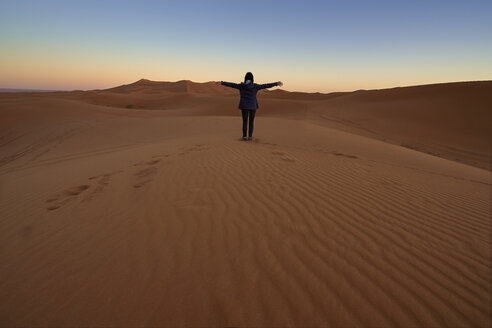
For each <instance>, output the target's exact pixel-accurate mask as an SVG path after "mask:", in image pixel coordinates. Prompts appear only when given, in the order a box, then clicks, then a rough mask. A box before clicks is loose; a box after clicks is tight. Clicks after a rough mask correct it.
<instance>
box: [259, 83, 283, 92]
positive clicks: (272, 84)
mask: <svg viewBox="0 0 492 328" xmlns="http://www.w3.org/2000/svg"><path fill="white" fill-rule="evenodd" d="M277 85H278V86H279V87H281V86H282V85H283V83H282V82H280V81H278V82H273V83H265V84H258V90H261V89H268V88H273V87H276V86H277Z"/></svg>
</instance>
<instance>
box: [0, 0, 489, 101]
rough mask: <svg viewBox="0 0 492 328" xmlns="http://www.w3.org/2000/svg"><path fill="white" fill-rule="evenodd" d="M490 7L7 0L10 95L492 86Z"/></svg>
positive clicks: (4, 38)
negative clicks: (189, 84)
mask: <svg viewBox="0 0 492 328" xmlns="http://www.w3.org/2000/svg"><path fill="white" fill-rule="evenodd" d="M491 17H492V1H490V0H487V1H474V0H469V1H464V0H461V1H454V0H449V1H433V0H426V1H420V0H415V1H408V0H406V1H398V0H393V1H378V0H374V1H351V0H346V1H339V0H338V1H311V0H304V1H274V0H269V1H253V0H252V1H244V0H242V1H234V0H228V1H213V0H209V1H185V0H181V1H172V0H170V1H163V0H161V1H146V0H141V1H124V0H118V1H113V0H111V1H103V0H101V1H92V0H85V1H70V0H65V1H51V0H43V1H40V0H37V1H24V0H13V1H11V0H0V88H29V89H56V90H73V89H82V90H87V89H100V88H109V87H113V86H117V85H121V84H128V83H132V82H134V81H137V80H139V79H141V78H146V79H150V80H156V81H178V80H192V81H196V82H206V81H232V82H240V81H241V80H242V79H243V78H244V74H245V73H246V72H248V71H251V72H253V74H254V75H255V82H258V83H267V82H275V81H282V82H284V87H283V89H285V90H289V91H307V92H334V91H352V90H358V89H380V88H390V87H396V86H408V85H419V84H430V83H441V82H453V81H470V80H491V79H492V19H491Z"/></svg>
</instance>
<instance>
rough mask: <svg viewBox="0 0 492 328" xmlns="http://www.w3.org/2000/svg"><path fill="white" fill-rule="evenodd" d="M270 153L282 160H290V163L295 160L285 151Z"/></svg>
mask: <svg viewBox="0 0 492 328" xmlns="http://www.w3.org/2000/svg"><path fill="white" fill-rule="evenodd" d="M272 154H273V155H276V156H278V157H279V158H280V159H281V160H283V161H284V162H291V163H293V162H295V161H296V160H295V159H294V158H292V157H289V155H287V154H286V153H284V152H282V151H272Z"/></svg>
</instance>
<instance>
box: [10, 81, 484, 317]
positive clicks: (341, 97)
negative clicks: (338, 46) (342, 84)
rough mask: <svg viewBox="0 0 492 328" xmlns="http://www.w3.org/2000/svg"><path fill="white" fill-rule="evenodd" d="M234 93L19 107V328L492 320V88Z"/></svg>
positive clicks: (135, 88) (52, 97)
mask: <svg viewBox="0 0 492 328" xmlns="http://www.w3.org/2000/svg"><path fill="white" fill-rule="evenodd" d="M232 91H233V92H231V90H230V89H227V88H224V87H221V86H219V85H217V83H204V84H197V83H193V82H190V81H180V82H175V83H170V82H152V81H146V80H141V81H139V82H137V83H134V84H131V85H127V86H122V87H119V88H113V89H110V90H102V91H88V92H67V93H47V94H36V93H33V94H0V131H1V132H0V145H1V147H0V223H1V228H0V263H1V265H0V325H1V326H173V327H174V326H323V327H325V326H368V327H369V326H370V327H374V326H380V327H394V326H419V327H430V326H452V327H466V326H481V327H488V326H490V325H491V324H492V317H491V316H492V312H491V309H492V272H491V266H492V247H491V246H492V245H491V243H492V229H491V225H492V220H491V216H492V213H491V205H492V204H491V203H492V201H491V184H492V181H491V180H492V179H491V172H490V168H491V166H490V165H491V161H490V156H491V138H489V137H490V122H491V121H492V119H491V118H492V117H491V116H492V115H491V111H490V106H489V107H487V104H488V105H490V103H491V96H490V95H491V94H492V82H470V83H453V84H443V85H429V86H419V87H411V88H396V89H388V90H376V91H357V92H353V93H337V94H328V95H324V94H303V93H287V92H285V91H281V90H276V91H269V92H263V93H260V94H259V103H260V111H259V112H258V115H257V119H256V124H255V136H256V139H255V140H254V141H253V142H242V141H239V140H238V137H239V136H240V134H241V131H240V124H241V122H240V115H239V112H238V111H237V110H236V109H235V108H236V105H237V102H238V96H237V94H236V93H235V92H234V90H232ZM129 105H131V106H129ZM126 107H131V108H126ZM402 145H403V146H404V147H402ZM435 155H437V156H435Z"/></svg>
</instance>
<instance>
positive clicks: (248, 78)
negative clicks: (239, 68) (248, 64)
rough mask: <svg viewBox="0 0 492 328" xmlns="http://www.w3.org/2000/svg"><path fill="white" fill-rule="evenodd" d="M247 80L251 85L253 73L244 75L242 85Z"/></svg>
mask: <svg viewBox="0 0 492 328" xmlns="http://www.w3.org/2000/svg"><path fill="white" fill-rule="evenodd" d="M248 80H250V81H251V83H253V82H254V77H253V73H251V72H248V73H246V75H245V76H244V83H246V81H248Z"/></svg>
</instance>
